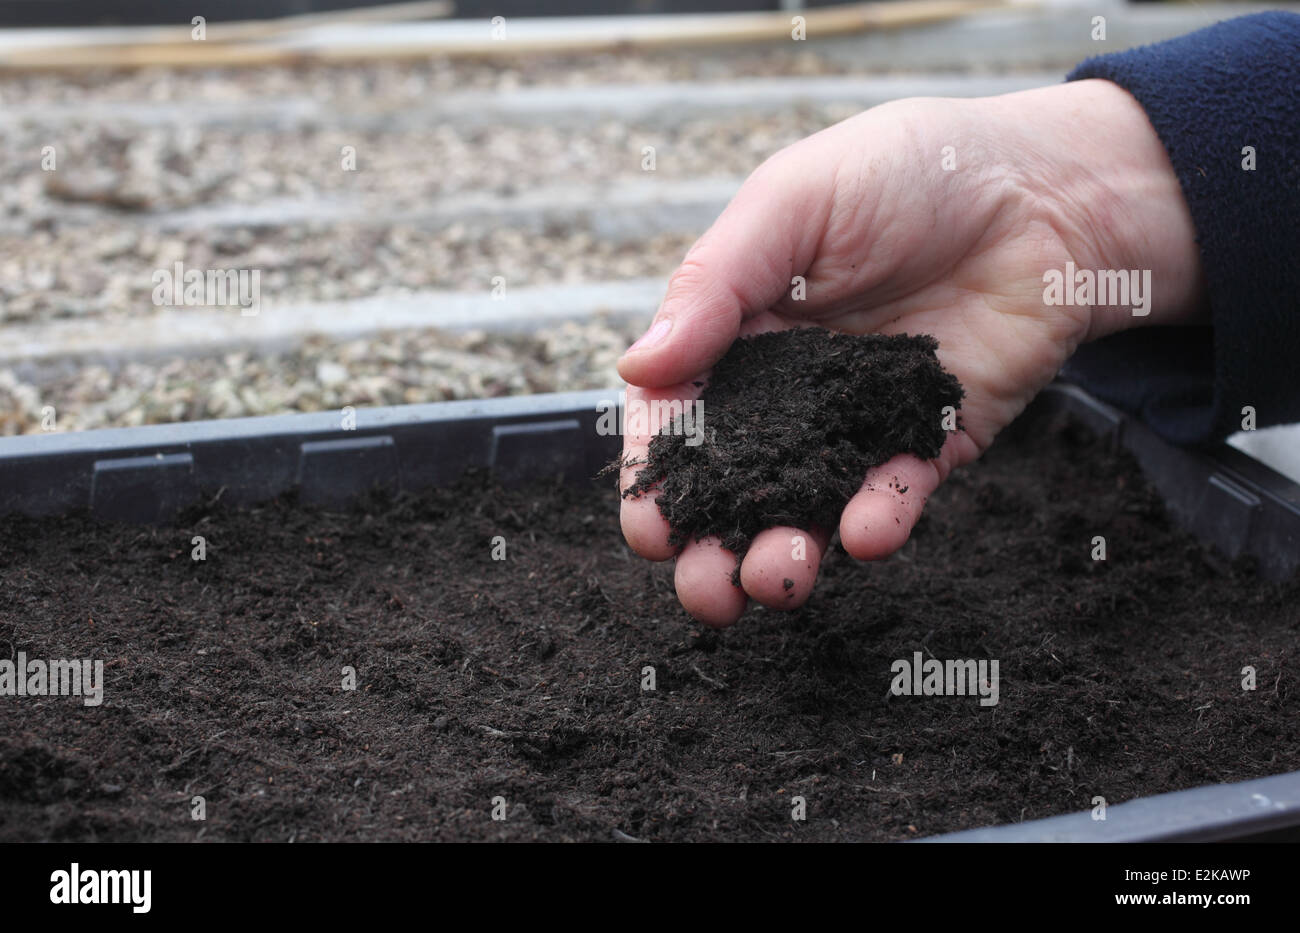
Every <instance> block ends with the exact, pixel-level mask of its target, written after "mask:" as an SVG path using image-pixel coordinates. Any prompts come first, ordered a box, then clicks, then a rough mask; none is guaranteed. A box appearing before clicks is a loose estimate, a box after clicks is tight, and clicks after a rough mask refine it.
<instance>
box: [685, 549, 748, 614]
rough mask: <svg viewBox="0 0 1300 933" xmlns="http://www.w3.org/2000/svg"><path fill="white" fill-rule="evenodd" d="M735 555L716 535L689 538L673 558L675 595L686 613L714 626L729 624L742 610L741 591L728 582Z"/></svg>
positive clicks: (742, 598) (743, 604)
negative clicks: (724, 546) (678, 554)
mask: <svg viewBox="0 0 1300 933" xmlns="http://www.w3.org/2000/svg"><path fill="white" fill-rule="evenodd" d="M735 569H736V555H735V554H733V553H732V552H731V551H728V550H726V549H725V548H723V546H722V542H721V541H720V540H719V539H718V538H716V537H708V538H701V539H700V540H698V541H689V542H687V544H686V546H685V547H683V548H682V553H681V555H680V556H679V557H678V558H677V567H676V569H675V572H674V577H673V580H674V583H675V584H676V587H677V599H678V601H679V602H680V603H681V604H682V608H683V609H685V610H686V611H687V612H688V613H690V615H691V616H692V617H693V618H694V619H696V620H697V621H699V622H703V623H704V624H705V625H709V626H712V627H714V628H725V627H726V626H728V625H731V624H733V623H734V622H735V621H736V620H737V619H739V618H740V617H741V615H742V614H743V613H744V611H745V605H746V604H747V603H748V598H747V597H746V596H745V591H744V590H742V589H741V588H740V587H738V586H736V585H734V584H733V583H732V582H731V574H732V573H733V572H734V571H735Z"/></svg>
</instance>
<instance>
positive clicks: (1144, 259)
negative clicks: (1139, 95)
mask: <svg viewBox="0 0 1300 933" xmlns="http://www.w3.org/2000/svg"><path fill="white" fill-rule="evenodd" d="M1026 94H1027V95H1032V96H1034V97H1035V100H1034V101H1033V102H1032V104H1033V108H1034V117H1035V118H1034V119H1031V120H1030V121H1028V123H1027V124H1026V125H1027V126H1028V127H1029V128H1030V132H1031V133H1032V134H1033V140H1032V142H1031V143H1030V145H1032V146H1033V147H1034V148H1035V149H1036V150H1038V151H1039V152H1041V153H1042V154H1043V156H1044V157H1045V158H1046V159H1050V160H1051V161H1048V162H1045V163H1038V164H1049V165H1050V164H1056V165H1059V166H1060V171H1059V172H1053V173H1052V180H1051V182H1049V184H1048V186H1047V187H1050V188H1051V189H1052V190H1050V191H1044V195H1045V196H1046V197H1047V198H1049V199H1050V200H1052V201H1054V202H1055V204H1056V215H1057V217H1058V218H1059V223H1060V228H1061V231H1062V233H1063V234H1064V235H1065V239H1066V242H1067V244H1069V246H1070V252H1071V255H1072V258H1073V260H1074V263H1075V266H1076V268H1077V270H1078V274H1079V276H1080V277H1085V276H1087V275H1088V274H1089V273H1091V274H1092V276H1093V277H1094V278H1095V280H1096V282H1097V283H1098V284H1099V283H1100V281H1101V276H1102V275H1103V274H1105V275H1107V277H1108V280H1109V281H1110V282H1115V281H1117V280H1118V277H1119V276H1124V277H1125V278H1127V279H1128V280H1129V282H1130V283H1131V284H1132V285H1133V286H1134V287H1135V288H1141V289H1143V290H1144V292H1145V293H1144V294H1142V295H1141V301H1140V302H1139V301H1137V300H1135V298H1136V297H1137V296H1136V295H1134V294H1132V293H1131V292H1130V294H1129V303H1128V304H1123V303H1118V302H1111V303H1107V301H1106V300H1107V299H1108V298H1113V297H1115V296H1114V294H1113V293H1114V291H1115V289H1111V290H1110V292H1111V294H1106V293H1105V291H1104V290H1103V289H1101V288H1097V293H1096V301H1095V302H1094V303H1093V304H1092V307H1091V317H1090V321H1089V327H1088V331H1087V336H1086V337H1085V340H1096V339H1098V338H1100V337H1104V336H1106V335H1108V334H1112V333H1116V332H1118V331H1121V330H1127V329H1129V328H1131V327H1147V326H1162V325H1175V324H1193V323H1202V322H1206V323H1208V313H1207V308H1206V302H1205V287H1204V278H1203V274H1202V271H1201V261H1200V251H1199V248H1198V247H1197V244H1196V228H1195V226H1194V224H1193V222H1192V216H1191V212H1190V211H1189V209H1188V207H1187V202H1186V199H1185V198H1184V196H1183V192H1182V188H1181V186H1180V185H1179V182H1178V176H1177V175H1176V173H1175V172H1174V168H1173V165H1172V163H1171V162H1170V161H1169V156H1168V153H1167V152H1166V151H1165V148H1164V144H1163V143H1161V141H1160V138H1159V136H1157V134H1156V131H1155V129H1154V128H1153V127H1152V126H1151V123H1150V121H1149V120H1148V119H1147V116H1146V112H1145V111H1144V110H1143V109H1142V106H1141V104H1139V103H1138V102H1137V100H1136V99H1135V98H1134V97H1133V96H1132V95H1130V94H1129V93H1128V92H1127V91H1125V90H1124V89H1123V88H1121V87H1120V86H1119V85H1117V84H1113V83H1111V82H1109V81H1103V80H1085V81H1073V82H1067V83H1065V84H1061V85H1058V86H1054V87H1050V88H1042V89H1040V90H1037V91H1029V92H1026ZM1048 147H1051V148H1053V149H1054V150H1055V151H1044V150H1046V149H1047V148H1048ZM1120 291H1121V292H1122V290H1120Z"/></svg>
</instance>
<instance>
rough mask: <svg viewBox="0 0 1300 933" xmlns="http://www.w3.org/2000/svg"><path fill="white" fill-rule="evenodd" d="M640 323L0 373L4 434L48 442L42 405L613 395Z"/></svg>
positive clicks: (98, 410) (84, 408) (113, 415)
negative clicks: (619, 364) (601, 391)
mask: <svg viewBox="0 0 1300 933" xmlns="http://www.w3.org/2000/svg"><path fill="white" fill-rule="evenodd" d="M644 324H645V322H628V321H626V320H622V319H620V320H617V321H613V320H606V319H603V318H602V319H597V320H592V321H588V322H584V323H581V324H578V323H565V324H563V325H560V326H558V327H554V328H548V329H545V330H540V331H537V332H535V333H532V334H526V335H519V334H511V335H502V334H487V333H483V332H478V331H472V332H467V333H458V334H446V333H441V332H439V331H437V330H423V331H414V332H411V331H406V332H401V333H388V334H381V335H379V336H377V337H375V338H373V339H366V340H353V341H348V342H344V343H334V344H332V343H329V342H328V341H325V340H323V339H320V338H312V339H309V340H308V341H306V342H305V343H304V344H303V345H302V346H301V347H298V348H295V349H293V350H290V351H286V352H282V353H275V354H259V353H256V352H253V351H250V350H244V351H238V352H232V353H225V354H220V355H212V356H203V357H197V358H179V357H175V358H170V359H163V360H151V361H148V362H130V363H125V364H123V365H121V366H120V367H116V368H109V367H107V366H104V365H100V364H89V365H84V366H83V365H78V364H77V363H76V361H65V364H64V366H63V367H62V371H61V372H55V373H47V374H45V375H44V376H43V377H42V378H32V377H26V378H25V377H23V376H21V375H20V374H19V373H18V371H17V370H16V369H14V368H0V434H3V435H13V434H36V433H41V432H42V431H43V430H44V429H45V428H44V423H45V422H46V421H47V420H48V419H46V418H45V415H46V414H48V411H47V406H49V407H52V408H53V410H54V411H53V415H54V418H53V423H54V428H55V430H58V431H75V430H85V429H89V428H109V427H127V426H134V425H141V424H156V423H163V422H176V421H194V420H201V419H205V418H238V417H243V416H247V415H269V414H280V413H284V412H295V411H298V412H306V411H324V410H330V409H339V408H342V407H343V406H345V405H353V406H363V405H402V404H410V403H416V402H440V401H447V400H449V399H462V398H491V397H496V396H502V395H520V394H526V393H531V392H560V391H570V390H578V389H598V388H607V387H611V386H617V385H619V384H620V380H619V377H618V373H617V370H616V369H615V366H614V364H615V362H616V361H617V360H618V357H619V355H620V354H622V352H623V351H624V350H625V349H626V348H627V346H628V344H629V343H630V342H631V341H632V340H633V339H635V337H636V335H637V334H638V333H639V332H640V330H641V329H642V327H643V326H644Z"/></svg>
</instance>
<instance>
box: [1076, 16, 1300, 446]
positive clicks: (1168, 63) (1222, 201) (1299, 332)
mask: <svg viewBox="0 0 1300 933" xmlns="http://www.w3.org/2000/svg"><path fill="white" fill-rule="evenodd" d="M1081 78H1105V79H1107V80H1109V81H1113V82H1114V83H1116V84H1118V85H1119V86H1120V87H1122V88H1124V89H1125V90H1127V91H1128V92H1129V93H1130V94H1132V95H1133V96H1134V97H1135V98H1136V99H1137V100H1138V102H1139V103H1140V104H1141V105H1142V107H1143V109H1144V110H1145V111H1146V114H1147V117H1148V119H1149V120H1150V121H1151V125H1152V126H1153V127H1155V130H1156V133H1157V134H1158V135H1159V137H1160V140H1161V142H1163V143H1164V146H1165V149H1166V150H1167V151H1168V153H1169V159H1170V161H1171V162H1172V163H1173V166H1174V170H1175V171H1176V172H1177V174H1178V180H1179V182H1180V183H1181V185H1182V189H1183V194H1184V196H1185V197H1186V198H1187V204H1188V207H1189V208H1190V209H1191V215H1192V220H1193V222H1194V223H1195V226H1196V234H1197V242H1198V245H1199V247H1200V252H1201V262H1202V265H1203V267H1204V270H1205V277H1206V284H1207V288H1208V292H1209V294H1208V299H1209V306H1210V313H1211V318H1210V319H1211V324H1210V326H1201V327H1147V328H1137V329H1134V330H1130V331H1125V332H1123V333H1119V334H1115V335H1112V336H1110V337H1106V338H1103V339H1102V340H1099V341H1096V342H1094V343H1091V344H1086V345H1085V346H1083V347H1080V348H1079V350H1078V351H1077V352H1076V353H1075V355H1074V357H1073V358H1072V359H1071V360H1070V362H1069V363H1068V364H1067V366H1066V368H1065V371H1064V375H1065V376H1066V377H1067V378H1069V379H1072V380H1073V381H1075V382H1078V383H1080V384H1081V385H1083V386H1084V387H1085V388H1087V389H1088V390H1089V391H1091V392H1092V393H1093V394H1094V395H1097V396H1098V397H1100V398H1102V399H1104V400H1106V401H1108V402H1111V403H1112V404H1114V405H1116V406H1118V407H1120V408H1123V409H1126V410H1128V411H1130V412H1133V413H1135V414H1138V415H1140V416H1141V417H1142V418H1143V419H1144V420H1146V421H1147V422H1148V423H1149V424H1150V425H1151V426H1152V427H1153V428H1154V429H1155V430H1156V431H1157V432H1158V433H1159V434H1161V435H1162V436H1164V437H1165V438H1166V439H1167V440H1170V441H1173V442H1174V443H1177V444H1183V445H1189V446H1191V445H1205V444H1209V443H1212V442H1214V441H1217V440H1221V439H1222V438H1223V437H1225V436H1226V435H1228V434H1230V433H1232V432H1233V431H1236V430H1239V429H1240V427H1241V419H1242V414H1241V410H1242V407H1243V406H1246V405H1250V406H1252V407H1254V408H1255V410H1256V413H1257V418H1258V425H1259V426H1260V427H1263V426H1264V425H1266V424H1279V423H1284V422H1293V421H1300V15H1296V14H1292V13H1281V12H1271V13H1259V14H1256V15H1253V16H1244V17H1241V18H1240V19H1233V20H1229V21H1227V22H1223V23H1219V24H1217V25H1214V26H1211V27H1209V28H1207V29H1202V30H1200V31H1198V32H1194V33H1191V34H1190V35H1186V36H1182V37H1180V38H1177V39H1171V40H1170V41H1168V42H1161V43H1158V44H1156V45H1150V46H1145V47H1143V48H1138V49H1132V50H1129V51H1126V52H1119V53H1116V54H1113V55H1105V56H1102V57H1100V58H1093V59H1089V60H1088V61H1085V62H1084V63H1083V64H1081V65H1080V66H1079V67H1078V68H1076V69H1075V70H1074V71H1073V72H1071V73H1070V75H1069V78H1068V80H1071V81H1075V80H1079V79H1081ZM1248 146H1249V147H1253V149H1254V154H1255V155H1254V157H1255V169H1254V171H1247V170H1245V169H1244V168H1243V160H1245V159H1246V158H1247V155H1244V154H1243V152H1242V150H1243V149H1244V148H1245V147H1248ZM1156 287H1159V286H1158V285H1157V286H1156Z"/></svg>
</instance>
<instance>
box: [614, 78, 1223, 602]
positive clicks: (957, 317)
mask: <svg viewBox="0 0 1300 933" xmlns="http://www.w3.org/2000/svg"><path fill="white" fill-rule="evenodd" d="M949 146H950V147H952V149H951V150H950V151H949V152H947V153H945V147H949ZM945 155H947V156H949V157H950V159H955V169H954V170H945V167H944V157H945ZM950 164H951V162H950ZM1067 262H1073V263H1074V265H1075V267H1076V268H1079V269H1088V270H1103V269H1105V270H1110V269H1114V270H1129V269H1139V270H1150V271H1151V277H1150V280H1151V282H1152V283H1153V292H1154V294H1153V295H1151V296H1148V297H1149V298H1150V305H1149V308H1148V313H1147V314H1146V315H1145V316H1143V317H1135V316H1134V315H1133V313H1132V312H1131V311H1130V309H1129V308H1127V307H1123V308H1115V307H1103V306H1088V305H1083V306H1081V305H1064V306H1053V305H1048V304H1046V303H1045V301H1044V273H1045V272H1047V271H1048V270H1051V269H1056V270H1064V269H1065V267H1066V263H1067ZM795 276H802V277H803V278H804V279H805V280H806V295H805V297H804V298H803V300H795V299H794V298H793V297H792V295H791V282H792V279H793V277H795ZM1202 291H1203V284H1202V279H1201V273H1200V262H1199V256H1198V253H1197V249H1196V243H1195V231H1194V228H1193V226H1192V220H1191V216H1190V214H1189V212H1188V209H1187V206H1186V203H1185V202H1184V200H1183V196H1182V192H1181V190H1180V188H1179V185H1178V180H1177V178H1176V176H1175V175H1174V172H1173V168H1172V166H1171V165H1170V164H1169V160H1168V157H1167V155H1166V154H1165V150H1164V148H1163V146H1162V145H1161V143H1160V141H1159V139H1158V137H1157V136H1156V134H1155V131H1154V130H1153V129H1152V127H1151V125H1150V123H1149V122H1148V120H1147V118H1146V115H1145V113H1144V112H1143V111H1142V109H1141V107H1140V105H1139V104H1138V103H1137V102H1136V101H1135V100H1134V99H1133V98H1132V97H1131V96H1130V95H1129V94H1128V93H1127V92H1125V91H1124V90H1122V89H1121V88H1119V87H1118V86H1117V85H1114V84H1111V83H1109V82H1106V81H1078V82H1072V83H1068V84H1062V85H1059V86H1054V87H1049V88H1041V89H1038V90H1033V91H1025V92H1021V93H1017V94H1009V95H1005V96H1002V97H994V98H983V99H975V100H948V99H914V100H904V101H897V102H894V103H890V104H886V105H884V106H881V107H876V108H874V109H872V110H869V111H867V112H865V113H862V114H860V115H858V116H856V117H854V118H852V119H850V120H846V121H844V122H843V123H840V124H837V125H836V126H833V127H830V128H829V129H827V130H824V131H823V132H821V133H817V134H816V135H814V136H811V137H809V138H808V139H805V140H802V141H801V142H799V143H796V144H795V145H793V146H790V147H789V148H787V149H785V150H783V151H781V152H779V153H777V154H776V155H775V156H773V157H772V158H771V159H769V160H768V161H767V162H765V163H764V164H763V165H762V166H760V167H759V169H758V170H757V171H755V172H754V174H753V175H751V176H750V178H749V179H748V180H747V181H746V182H745V184H744V186H743V187H742V188H741V190H740V192H739V193H738V194H737V195H736V197H735V198H734V200H733V201H732V202H731V204H730V205H729V206H728V207H727V209H726V210H725V211H724V212H723V214H722V215H721V216H720V217H719V218H718V220H717V222H716V223H715V224H714V225H713V227H712V228H711V229H710V230H709V231H708V232H707V233H705V235H704V236H703V237H701V238H700V240H699V241H698V242H697V243H696V244H695V246H693V247H692V248H691V250H690V252H689V253H688V254H687V256H686V258H685V260H684V261H683V262H682V265H681V266H680V268H679V269H678V270H677V271H676V273H675V274H674V275H673V277H672V279H671V280H670V282H669V285H668V292H667V295H666V297H665V298H664V301H663V304H662V306H661V307H660V309H659V312H658V314H657V315H656V317H655V321H654V323H652V325H651V326H650V329H649V330H648V331H647V332H646V335H645V336H644V337H643V338H642V339H641V340H639V341H638V342H637V343H636V344H634V345H633V346H632V347H631V348H630V349H629V350H628V351H627V353H626V354H625V355H624V356H623V358H622V359H621V360H620V361H619V372H620V374H621V375H622V376H623V378H624V379H626V380H627V382H628V383H629V384H630V385H629V389H628V401H629V403H633V402H635V401H646V402H653V401H658V400H672V399H677V400H687V399H691V398H694V397H695V396H696V395H697V394H698V392H699V389H698V388H697V385H696V383H698V382H700V381H702V380H703V379H705V378H707V373H708V370H709V368H710V367H711V366H712V365H713V364H714V363H715V362H717V360H718V359H719V358H721V356H722V355H723V354H724V353H725V352H726V351H727V349H728V347H729V346H730V345H731V343H732V342H733V341H734V340H735V339H737V337H741V336H748V335H751V334H755V333H761V332H764V331H769V330H777V329H783V328H788V327H795V326H801V325H807V324H815V325H818V326H821V327H826V328H830V329H834V330H840V331H845V332H848V333H853V334H866V333H882V334H900V333H908V334H931V335H933V336H934V337H935V338H937V339H938V341H939V351H938V356H939V360H940V362H941V363H942V364H943V366H944V368H945V369H947V370H948V371H949V372H951V373H953V374H954V375H955V376H956V377H957V378H958V379H959V380H960V381H961V383H962V385H963V387H964V388H965V390H966V398H965V401H964V403H963V406H962V411H961V419H962V424H963V427H964V431H962V432H957V433H955V434H953V435H952V436H950V437H949V439H948V441H947V442H946V443H945V445H944V448H943V450H942V452H941V453H940V455H939V456H938V457H937V458H936V459H934V460H932V461H922V460H919V459H917V458H916V457H913V456H910V455H904V456H900V457H896V458H894V459H893V460H890V461H889V462H887V463H885V464H883V465H881V466H879V467H877V468H875V469H874V470H871V471H870V472H869V473H868V475H867V476H866V477H865V478H864V482H863V486H862V489H861V490H860V491H859V492H858V493H857V494H856V495H855V496H854V497H853V499H852V500H850V501H849V503H848V504H847V505H846V506H845V508H844V510H843V514H842V516H841V519H840V525H839V532H840V541H841V543H842V545H843V546H844V549H845V550H846V551H848V553H849V554H851V555H852V556H854V557H855V558H858V559H859V560H876V559H879V558H882V557H886V556H888V555H889V554H891V553H893V552H894V551H895V550H897V549H898V548H899V547H900V546H902V544H903V543H904V542H906V540H907V538H908V536H909V534H910V533H911V530H912V527H913V526H914V525H915V523H916V520H917V518H918V517H919V516H920V514H921V510H922V509H923V508H924V506H925V503H926V501H927V499H928V498H929V496H930V494H931V493H933V492H934V490H935V489H936V488H937V487H938V485H939V484H940V483H941V482H942V481H943V480H944V479H945V478H946V477H947V476H948V474H949V472H950V471H951V470H952V469H954V468H955V467H958V466H961V465H963V464H965V463H968V462H970V461H972V460H974V459H975V458H977V457H978V456H979V455H980V453H981V452H983V451H984V450H985V449H987V448H988V446H989V445H990V444H991V443H992V442H993V439H994V437H995V436H996V435H997V433H998V432H999V431H1000V430H1001V429H1002V428H1003V427H1005V426H1006V425H1007V424H1009V423H1010V422H1011V421H1012V419H1014V418H1015V416H1016V415H1017V414H1019V413H1020V412H1021V411H1022V410H1023V409H1024V407H1025V406H1026V405H1027V404H1028V403H1029V401H1030V399H1032V398H1033V396H1034V395H1035V394H1036V393H1037V392H1038V391H1039V390H1040V389H1041V388H1042V387H1043V386H1045V385H1046V384H1047V383H1048V382H1050V381H1051V380H1052V378H1053V377H1054V376H1055V375H1056V373H1057V371H1058V370H1059V369H1060V367H1061V365H1062V364H1063V363H1064V362H1065V360H1066V359H1068V358H1069V356H1070V355H1071V354H1072V353H1073V352H1074V349H1075V347H1077V346H1078V345H1079V344H1080V343H1082V342H1084V341H1087V340H1092V339H1096V338H1098V337H1101V336H1104V335H1106V334H1108V333H1112V332H1114V331H1117V330H1120V329H1123V328H1126V327H1131V326H1136V325H1156V324H1168V323H1176V322H1184V321H1187V320H1189V319H1190V318H1192V317H1193V316H1194V315H1196V314H1199V313H1201V312H1202V299H1201V293H1202ZM655 408H656V406H653V405H652V406H650V410H651V411H652V412H653V411H654V410H655ZM658 428H659V425H658V424H657V423H655V422H654V421H653V420H652V421H651V423H650V425H649V431H648V432H645V433H636V434H634V433H627V434H625V435H624V456H625V462H628V463H632V464H635V463H637V462H638V461H642V462H643V461H644V458H645V454H646V449H647V446H648V444H649V441H650V438H651V436H653V434H654V433H656V432H657V431H658ZM637 472H638V467H637V466H636V465H630V466H627V467H625V468H624V469H623V470H622V472H621V475H620V489H626V488H627V487H628V486H629V485H630V484H631V483H632V482H633V480H634V479H635V477H636V473H637ZM895 478H896V481H895ZM621 522H622V527H623V534H624V536H625V538H626V539H627V541H628V543H629V545H631V547H632V548H633V550H635V551H636V552H637V553H639V554H640V555H642V556H643V557H647V558H649V559H651V560H667V559H668V558H670V557H672V556H674V554H675V553H677V552H678V549H677V548H674V547H672V546H670V545H669V543H668V542H669V528H668V524H667V522H666V521H665V520H664V519H663V517H662V515H660V513H659V510H658V507H657V505H656V504H655V502H654V493H653V492H652V493H649V494H646V495H644V496H641V497H638V498H627V499H624V500H623V503H622V512H621ZM831 532H832V529H827V528H807V529H797V528H770V529H768V530H766V531H763V532H761V533H760V534H759V535H758V536H757V537H756V538H755V539H754V540H753V542H752V543H751V545H750V548H749V550H748V552H747V553H746V554H745V557H744V561H743V563H742V564H741V570H740V581H741V586H740V587H736V586H734V585H733V584H732V582H731V575H732V571H733V570H734V568H735V563H736V557H735V555H734V554H732V553H730V552H728V551H725V550H723V549H722V547H721V545H720V543H719V542H718V540H717V539H716V538H704V539H701V540H699V541H694V540H692V541H688V542H686V543H685V544H684V545H683V546H682V547H681V548H680V553H677V566H676V577H675V580H676V588H677V595H678V598H679V599H680V600H681V603H682V606H683V607H684V608H685V609H686V611H687V612H689V613H690V614H691V615H692V616H694V617H695V618H696V619H698V620H700V621H701V622H704V623H706V624H708V625H714V626H725V625H730V624H731V623H733V622H735V621H736V620H737V619H738V618H739V617H740V615H741V614H742V613H743V612H744V610H745V607H746V605H747V602H748V599H749V598H751V597H752V598H753V599H756V600H758V601H759V602H761V603H763V604H764V605H766V606H769V607H771V608H778V609H789V608H795V607H797V606H800V605H802V604H803V603H804V601H805V600H806V599H807V598H808V596H809V594H810V593H811V591H812V588H813V584H814V583H815V581H816V577H817V569H818V566H819V564H820V561H821V558H822V555H823V554H824V553H825V551H826V548H827V547H828V546H829V542H830V537H831ZM796 535H802V536H804V539H805V541H806V542H807V547H806V559H804V560H796V559H795V557H794V556H793V552H794V550H795V549H793V548H792V547H791V541H792V539H793V538H794V537H795V536H796ZM786 580H790V581H793V584H794V586H793V589H791V590H786V589H785V586H784V581H786Z"/></svg>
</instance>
